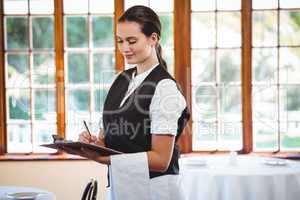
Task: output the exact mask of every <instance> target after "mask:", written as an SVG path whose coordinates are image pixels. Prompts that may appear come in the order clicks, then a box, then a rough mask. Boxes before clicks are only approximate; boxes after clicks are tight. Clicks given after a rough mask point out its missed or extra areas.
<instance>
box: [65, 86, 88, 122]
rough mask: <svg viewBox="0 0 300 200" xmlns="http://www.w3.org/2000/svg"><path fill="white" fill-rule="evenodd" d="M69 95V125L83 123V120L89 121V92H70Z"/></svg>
mask: <svg viewBox="0 0 300 200" xmlns="http://www.w3.org/2000/svg"><path fill="white" fill-rule="evenodd" d="M67 95H68V99H67V102H68V104H67V107H68V113H67V118H68V123H82V120H83V119H89V101H90V93H89V90H84V89H80V90H79V89H78V90H69V91H68V92H67Z"/></svg>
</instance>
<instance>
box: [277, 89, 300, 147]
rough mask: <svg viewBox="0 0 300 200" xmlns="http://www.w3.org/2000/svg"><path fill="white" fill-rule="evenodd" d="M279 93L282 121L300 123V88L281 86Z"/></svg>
mask: <svg viewBox="0 0 300 200" xmlns="http://www.w3.org/2000/svg"><path fill="white" fill-rule="evenodd" d="M279 92H280V99H279V102H280V113H279V114H280V120H282V121H298V120H299V119H300V118H299V116H300V87H299V86H281V87H280V91H279ZM299 134H300V132H299ZM299 147H300V146H299Z"/></svg>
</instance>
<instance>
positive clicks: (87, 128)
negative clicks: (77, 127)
mask: <svg viewBox="0 0 300 200" xmlns="http://www.w3.org/2000/svg"><path fill="white" fill-rule="evenodd" d="M83 123H84V126H85V129H86V130H87V132H88V133H89V135H90V137H92V134H91V132H90V129H89V127H88V125H87V123H86V121H85V120H83Z"/></svg>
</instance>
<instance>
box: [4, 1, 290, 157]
mask: <svg viewBox="0 0 300 200" xmlns="http://www.w3.org/2000/svg"><path fill="white" fill-rule="evenodd" d="M3 3H4V0H0V18H1V19H0V23H1V26H0V42H1V43H0V44H1V45H0V66H1V69H0V83H1V84H0V160H1V159H2V160H3V159H4V160H24V159H25V160H49V159H50V160H65V159H67V160H69V159H75V160H77V159H81V158H79V157H77V156H70V155H67V154H64V153H62V152H57V153H55V154H37V153H35V154H27V155H26V154H20V155H19V156H16V157H15V156H13V155H11V156H10V154H7V148H6V145H7V142H6V139H7V136H6V114H5V113H6V99H5V69H4V64H5V63H4V62H5V61H4V50H5V49H4V32H3V31H4V29H3V24H4V8H3ZM114 3H115V10H114V14H115V15H114V16H115V17H114V30H116V26H117V20H118V17H119V16H121V14H122V13H123V12H124V0H114ZM191 12H192V11H191V0H180V1H177V0H174V11H173V14H174V15H173V30H174V76H175V79H176V80H177V82H178V83H179V84H180V85H181V88H182V92H183V94H184V96H185V97H186V100H187V104H188V107H189V110H190V112H191V114H192V91H191V90H192V87H191V49H192V48H191ZM63 23H64V14H63V0H55V1H54V29H55V30H54V31H55V36H54V37H55V39H54V42H55V44H54V46H55V50H54V51H55V64H56V76H55V79H56V109H57V132H58V133H59V135H60V136H62V137H65V136H66V131H65V130H66V123H65V122H66V119H65V118H66V117H65V107H66V105H65V85H64V83H65V80H64V74H65V73H64V33H63V29H64V27H63V25H64V24H63ZM251 30H252V0H246V1H241V38H242V41H241V42H242V46H241V81H242V91H241V92H242V96H241V98H242V101H241V102H242V126H243V127H242V129H243V138H242V140H243V148H242V149H241V151H239V153H242V154H252V153H253V152H252V150H253V141H252V139H253V133H252V84H251V81H252V77H251V76H252V31H251ZM182 38H185V39H184V40H182ZM115 58H116V59H115V69H116V72H117V73H118V72H121V71H123V70H124V59H123V56H122V55H121V53H120V52H119V51H118V48H117V43H116V42H115ZM191 119H192V117H191ZM192 136H193V133H192V120H189V122H188V124H187V127H186V128H185V129H184V131H183V133H182V136H181V138H180V139H179V141H178V144H179V145H180V147H181V151H182V153H225V152H227V151H192ZM288 153H289V152H267V153H266V152H262V153H260V152H258V153H257V154H260V155H276V156H278V155H287V154H288ZM293 153H295V152H293ZM1 155H2V156H1Z"/></svg>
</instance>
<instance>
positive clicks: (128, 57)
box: [125, 55, 133, 59]
mask: <svg viewBox="0 0 300 200" xmlns="http://www.w3.org/2000/svg"><path fill="white" fill-rule="evenodd" d="M132 57H133V55H125V58H126V59H131V58H132Z"/></svg>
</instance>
